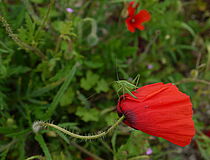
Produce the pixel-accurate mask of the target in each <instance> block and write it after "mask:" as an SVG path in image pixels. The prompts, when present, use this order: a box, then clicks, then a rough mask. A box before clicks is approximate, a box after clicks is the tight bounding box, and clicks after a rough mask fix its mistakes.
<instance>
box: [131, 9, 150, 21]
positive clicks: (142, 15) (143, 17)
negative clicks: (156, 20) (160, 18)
mask: <svg viewBox="0 0 210 160" xmlns="http://www.w3.org/2000/svg"><path fill="white" fill-rule="evenodd" d="M134 18H135V19H136V21H137V23H138V24H140V23H144V22H148V21H149V20H150V19H151V15H150V13H149V12H148V11H147V10H141V11H140V12H139V13H138V14H136V15H135V16H134Z"/></svg>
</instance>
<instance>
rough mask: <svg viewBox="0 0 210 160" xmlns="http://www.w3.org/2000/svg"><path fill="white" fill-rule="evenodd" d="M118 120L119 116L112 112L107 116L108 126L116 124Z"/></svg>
mask: <svg viewBox="0 0 210 160" xmlns="http://www.w3.org/2000/svg"><path fill="white" fill-rule="evenodd" d="M116 119H118V115H117V114H116V113H113V112H112V113H110V114H109V115H107V116H106V118H105V121H106V123H107V125H109V126H111V125H113V124H114V123H115V122H116Z"/></svg>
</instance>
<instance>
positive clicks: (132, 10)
mask: <svg viewBox="0 0 210 160" xmlns="http://www.w3.org/2000/svg"><path fill="white" fill-rule="evenodd" d="M134 3H135V2H134V1H131V2H130V3H129V6H128V15H129V16H134V14H135V12H136V9H137V8H138V3H137V4H136V5H135V6H134Z"/></svg>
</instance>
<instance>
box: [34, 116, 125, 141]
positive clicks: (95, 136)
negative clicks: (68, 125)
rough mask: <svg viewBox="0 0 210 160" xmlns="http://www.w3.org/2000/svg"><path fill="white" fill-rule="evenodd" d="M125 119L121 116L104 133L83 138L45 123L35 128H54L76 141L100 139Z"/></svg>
mask: <svg viewBox="0 0 210 160" xmlns="http://www.w3.org/2000/svg"><path fill="white" fill-rule="evenodd" d="M124 118H125V116H124V115H123V116H122V117H120V119H119V120H118V121H117V122H116V123H115V124H113V125H112V126H111V127H110V128H109V129H108V130H106V131H104V132H101V133H99V134H96V135H92V136H83V135H79V134H75V133H72V132H70V131H68V130H66V129H64V128H61V127H59V126H57V125H55V124H51V123H46V122H38V123H37V124H36V125H38V126H37V127H39V126H44V127H52V128H55V129H57V130H59V131H61V132H63V133H65V134H67V135H69V136H71V137H74V138H78V139H86V140H88V139H97V138H100V137H103V136H105V135H107V134H108V133H109V132H111V131H112V130H113V129H114V128H116V127H117V126H118V125H119V123H120V122H122V121H123V119H124Z"/></svg>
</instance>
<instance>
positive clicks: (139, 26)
mask: <svg viewBox="0 0 210 160" xmlns="http://www.w3.org/2000/svg"><path fill="white" fill-rule="evenodd" d="M136 28H138V29H139V30H141V31H143V30H144V26H143V25H141V24H140V25H137V26H136Z"/></svg>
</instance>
